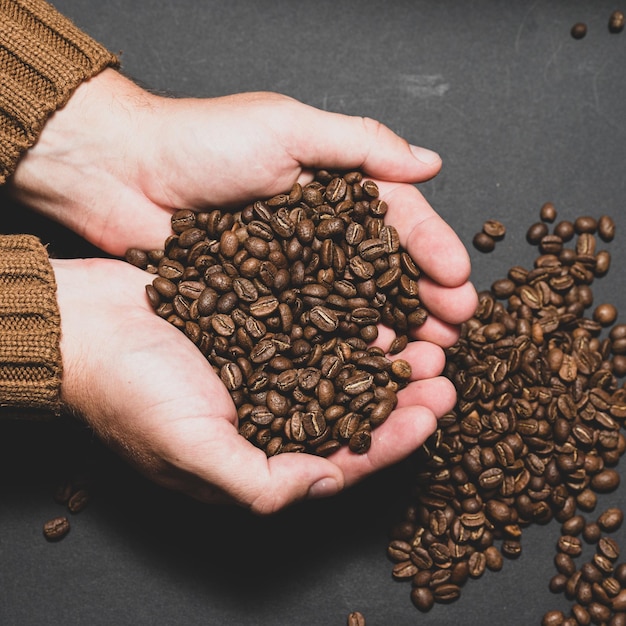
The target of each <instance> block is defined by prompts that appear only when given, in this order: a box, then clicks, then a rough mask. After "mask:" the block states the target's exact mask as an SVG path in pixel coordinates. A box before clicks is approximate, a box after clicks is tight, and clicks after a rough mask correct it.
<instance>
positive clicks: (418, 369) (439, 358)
mask: <svg viewBox="0 0 626 626" xmlns="http://www.w3.org/2000/svg"><path fill="white" fill-rule="evenodd" d="M389 358H390V359H391V360H392V361H393V360H395V359H404V360H406V361H408V362H409V363H410V364H411V380H421V379H424V378H434V377H435V376H439V374H441V372H442V371H443V368H444V366H445V364H446V357H445V354H444V352H443V350H442V349H441V348H440V347H439V346H436V345H435V344H433V343H430V342H429V341H412V342H410V343H409V345H408V346H407V347H406V348H405V349H404V350H402V352H399V353H398V354H390V355H389Z"/></svg>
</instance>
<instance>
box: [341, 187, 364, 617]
mask: <svg viewBox="0 0 626 626" xmlns="http://www.w3.org/2000/svg"><path fill="white" fill-rule="evenodd" d="M342 180H343V179H342ZM347 626H365V617H364V616H363V613H361V612H359V611H352V613H350V614H349V615H348V620H347Z"/></svg>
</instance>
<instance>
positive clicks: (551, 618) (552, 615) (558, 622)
mask: <svg viewBox="0 0 626 626" xmlns="http://www.w3.org/2000/svg"><path fill="white" fill-rule="evenodd" d="M564 621H565V615H564V614H563V611H558V610H556V611H548V612H547V613H544V616H543V618H542V620H541V626H562V624H563V622H564Z"/></svg>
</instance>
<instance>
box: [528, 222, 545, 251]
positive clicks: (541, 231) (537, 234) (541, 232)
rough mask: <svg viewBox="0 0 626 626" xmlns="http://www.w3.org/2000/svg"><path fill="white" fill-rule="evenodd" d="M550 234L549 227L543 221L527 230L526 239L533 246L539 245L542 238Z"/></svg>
mask: <svg viewBox="0 0 626 626" xmlns="http://www.w3.org/2000/svg"><path fill="white" fill-rule="evenodd" d="M547 234H548V227H547V226H546V224H544V223H543V222H537V223H535V224H533V225H532V226H530V227H529V228H528V230H527V231H526V241H528V243H530V244H531V245H533V246H536V245H539V243H540V242H541V240H542V239H543V238H544V237H545V236H546V235H547Z"/></svg>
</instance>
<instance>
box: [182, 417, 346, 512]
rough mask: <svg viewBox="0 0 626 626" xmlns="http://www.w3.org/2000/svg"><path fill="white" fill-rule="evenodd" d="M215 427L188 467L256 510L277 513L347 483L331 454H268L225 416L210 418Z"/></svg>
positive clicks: (326, 494) (330, 492)
mask: <svg viewBox="0 0 626 626" xmlns="http://www.w3.org/2000/svg"><path fill="white" fill-rule="evenodd" d="M211 431H212V432H211V435H210V438H208V439H206V440H205V443H204V444H203V445H202V446H200V447H198V446H196V447H195V454H194V455H193V458H190V459H187V461H186V462H185V463H184V468H183V469H184V470H185V471H187V472H190V473H192V474H195V475H197V476H199V477H200V478H202V479H203V480H204V481H206V482H207V483H208V484H210V485H213V486H214V487H217V488H218V489H220V490H222V491H224V492H225V493H227V494H228V495H229V496H230V497H231V498H233V499H234V500H235V501H236V502H238V503H239V504H241V505H243V506H245V507H247V508H250V509H251V510H252V511H253V512H255V513H259V514H269V513H274V512H276V511H278V510H280V509H282V508H284V507H286V506H288V505H289V504H291V503H293V502H295V501H297V500H302V499H304V498H305V497H325V496H329V495H333V494H335V493H337V492H338V491H340V490H341V489H342V488H343V485H344V479H343V475H342V472H341V470H340V469H339V468H338V467H337V466H336V465H334V464H333V463H331V462H330V461H329V460H328V459H325V458H322V457H319V456H314V455H311V454H297V453H285V454H278V455H276V456H274V457H271V458H269V459H268V458H267V456H266V455H265V452H263V451H262V450H260V449H259V448H256V447H255V446H253V445H252V444H251V443H250V442H248V441H247V440H246V439H245V438H244V437H242V436H241V435H239V433H238V432H237V430H236V429H235V428H234V427H233V426H232V424H229V423H228V422H226V421H222V420H211ZM179 465H181V463H179Z"/></svg>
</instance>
